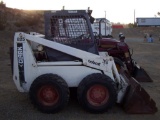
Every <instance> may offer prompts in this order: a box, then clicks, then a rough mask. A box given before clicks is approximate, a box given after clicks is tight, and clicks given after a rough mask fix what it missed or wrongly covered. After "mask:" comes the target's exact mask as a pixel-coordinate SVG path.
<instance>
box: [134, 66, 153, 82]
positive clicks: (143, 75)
mask: <svg viewBox="0 0 160 120" xmlns="http://www.w3.org/2000/svg"><path fill="white" fill-rule="evenodd" d="M133 77H134V78H135V79H136V80H137V81H138V82H153V80H152V79H151V78H150V76H149V75H148V74H147V72H146V71H145V70H144V69H143V68H141V67H140V68H138V67H137V66H135V67H134V72H133Z"/></svg>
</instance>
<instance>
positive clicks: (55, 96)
mask: <svg viewBox="0 0 160 120" xmlns="http://www.w3.org/2000/svg"><path fill="white" fill-rule="evenodd" d="M29 95H30V99H31V101H32V103H33V104H34V105H35V107H36V108H38V110H40V111H41V112H44V113H56V112H58V111H60V110H62V109H63V108H64V107H65V106H66V105H67V103H68V100H69V88H68V85H67V83H66V82H65V81H64V80H63V79H62V78H61V77H60V76H58V75H54V74H45V75H41V76H39V77H38V78H36V80H35V81H34V82H33V83H32V85H31V88H30V92H29Z"/></svg>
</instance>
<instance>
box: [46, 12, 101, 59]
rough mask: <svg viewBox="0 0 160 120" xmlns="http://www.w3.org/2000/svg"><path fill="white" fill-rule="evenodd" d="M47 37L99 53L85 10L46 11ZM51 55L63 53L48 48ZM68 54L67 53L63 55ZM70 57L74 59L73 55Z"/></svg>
mask: <svg viewBox="0 0 160 120" xmlns="http://www.w3.org/2000/svg"><path fill="white" fill-rule="evenodd" d="M44 18H45V38H46V39H49V40H51V41H55V42H58V43H61V44H65V45H68V46H71V47H74V48H77V49H81V50H84V51H87V52H90V53H93V54H98V48H97V45H96V43H95V39H94V36H93V32H92V28H91V23H90V17H89V16H88V13H87V11H85V10H61V11H46V12H45V14H44ZM46 51H47V53H48V55H49V56H53V53H54V54H61V53H60V52H58V51H54V50H51V49H50V48H46ZM62 56H66V57H67V55H62ZM69 59H72V58H71V57H70V58H69Z"/></svg>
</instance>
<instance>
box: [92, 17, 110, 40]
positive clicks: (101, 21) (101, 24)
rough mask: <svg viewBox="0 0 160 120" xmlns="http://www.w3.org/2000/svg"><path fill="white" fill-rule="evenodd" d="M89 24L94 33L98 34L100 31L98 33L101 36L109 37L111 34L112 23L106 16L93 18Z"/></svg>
mask: <svg viewBox="0 0 160 120" xmlns="http://www.w3.org/2000/svg"><path fill="white" fill-rule="evenodd" d="M91 26H92V30H93V32H94V33H97V34H98V35H99V32H101V33H100V34H101V35H102V36H103V37H110V36H111V34H112V24H111V22H110V21H109V20H107V19H106V18H95V21H94V23H93V24H92V25H91ZM100 29H101V30H100Z"/></svg>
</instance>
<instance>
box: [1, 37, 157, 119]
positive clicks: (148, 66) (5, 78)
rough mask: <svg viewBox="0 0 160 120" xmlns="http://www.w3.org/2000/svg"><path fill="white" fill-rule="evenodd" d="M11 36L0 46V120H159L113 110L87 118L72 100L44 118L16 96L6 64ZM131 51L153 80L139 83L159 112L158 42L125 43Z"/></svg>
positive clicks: (26, 98)
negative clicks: (60, 109) (63, 107)
mask: <svg viewBox="0 0 160 120" xmlns="http://www.w3.org/2000/svg"><path fill="white" fill-rule="evenodd" d="M11 38H13V36H12V35H11V36H10V37H6V38H4V39H3V40H2V39H1V41H0V42H1V43H0V54H1V56H0V64H1V65H0V119H1V120H22V119H23V120H44V119H45V120H51V119H53V120H75V119H76V120H107V119H108V120H151V119H152V120H160V112H159V111H158V112H157V113H156V114H152V115H146V114H140V115H137V114H134V115H133V114H126V113H125V112H124V111H123V110H122V109H121V108H120V107H118V106H115V107H113V108H112V109H111V110H109V111H108V112H105V113H103V114H91V113H88V112H86V111H85V110H83V109H82V107H81V106H80V105H79V104H78V102H77V100H76V99H75V98H74V97H73V98H71V99H70V101H69V104H68V106H67V107H65V109H64V110H62V111H60V112H59V113H56V114H44V113H41V112H39V111H38V110H37V109H36V108H34V107H33V105H32V104H31V102H30V100H29V96H28V94H26V93H20V92H18V90H17V89H16V87H15V84H14V82H13V80H12V72H11V66H10V60H9V54H8V51H9V48H8V47H9V46H10V45H11V44H12V40H11ZM127 43H128V45H129V46H130V48H132V49H133V51H134V54H133V58H134V59H135V61H136V62H137V63H138V64H139V65H140V66H142V67H143V68H144V69H145V70H146V71H147V72H148V74H149V75H150V76H151V78H152V79H153V81H154V82H153V83H141V84H142V86H143V87H144V88H145V90H146V91H147V92H148V93H149V94H150V95H151V97H152V98H153V99H154V100H155V102H156V104H157V107H158V109H160V102H159V100H160V51H159V48H160V41H158V40H156V41H155V42H154V43H144V42H143V39H136V38H132V39H129V38H128V39H127Z"/></svg>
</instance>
